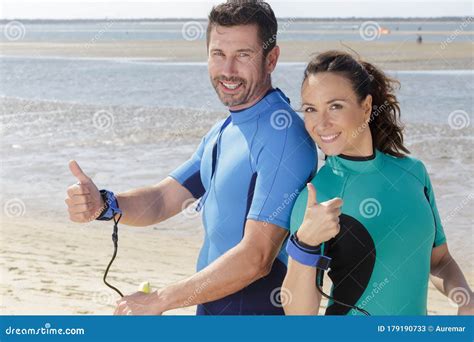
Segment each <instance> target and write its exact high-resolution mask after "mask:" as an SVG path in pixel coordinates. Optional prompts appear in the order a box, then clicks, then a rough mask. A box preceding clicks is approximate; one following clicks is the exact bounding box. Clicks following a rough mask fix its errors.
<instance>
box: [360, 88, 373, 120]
mask: <svg viewBox="0 0 474 342" xmlns="http://www.w3.org/2000/svg"><path fill="white" fill-rule="evenodd" d="M362 107H363V108H364V122H367V123H369V122H370V120H371V118H372V95H370V94H369V95H367V96H366V98H365V100H364V102H363V104H362Z"/></svg>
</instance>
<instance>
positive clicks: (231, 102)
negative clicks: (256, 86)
mask: <svg viewBox="0 0 474 342" xmlns="http://www.w3.org/2000/svg"><path fill="white" fill-rule="evenodd" d="M221 82H232V83H241V84H242V85H240V86H239V87H240V91H239V92H237V93H235V94H227V93H225V92H224V91H223V90H222V85H221V84H220V83H221ZM212 86H213V87H214V89H215V91H216V93H217V96H219V99H220V100H221V102H222V103H223V104H224V105H225V106H227V107H235V106H239V105H241V104H245V103H247V102H248V101H249V92H250V91H249V89H248V88H247V81H246V80H244V79H243V78H240V77H229V78H227V77H223V76H219V77H215V78H214V79H213V80H212Z"/></svg>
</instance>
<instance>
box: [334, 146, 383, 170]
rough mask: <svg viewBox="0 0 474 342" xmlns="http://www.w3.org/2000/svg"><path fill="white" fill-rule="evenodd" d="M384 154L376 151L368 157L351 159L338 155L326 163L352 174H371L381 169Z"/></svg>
mask: <svg viewBox="0 0 474 342" xmlns="http://www.w3.org/2000/svg"><path fill="white" fill-rule="evenodd" d="M383 156H384V154H383V153H382V152H380V151H379V150H377V149H374V153H373V154H372V155H371V156H369V157H351V156H346V155H343V154H340V155H338V156H330V157H328V158H327V160H326V162H327V163H328V164H329V165H330V166H331V167H332V168H333V169H338V170H345V171H349V172H352V173H372V172H377V171H379V170H381V169H382V167H383Z"/></svg>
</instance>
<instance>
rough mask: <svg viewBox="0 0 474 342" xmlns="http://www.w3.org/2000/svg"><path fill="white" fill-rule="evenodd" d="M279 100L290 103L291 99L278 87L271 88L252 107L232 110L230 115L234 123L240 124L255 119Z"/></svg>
mask: <svg viewBox="0 0 474 342" xmlns="http://www.w3.org/2000/svg"><path fill="white" fill-rule="evenodd" d="M279 101H286V102H287V103H290V100H289V99H288V98H287V97H286V96H285V94H283V92H282V91H281V90H280V89H278V88H276V89H274V88H271V89H269V90H268V91H267V93H266V94H265V95H264V96H263V97H262V98H261V99H260V101H258V102H257V103H256V104H254V105H253V106H252V107H249V108H245V109H242V110H231V111H230V115H231V117H232V123H233V124H234V125H238V124H241V123H244V122H247V121H251V120H255V119H257V118H258V116H259V114H261V113H263V112H265V110H267V109H268V108H269V107H270V106H271V105H272V104H273V103H276V102H279Z"/></svg>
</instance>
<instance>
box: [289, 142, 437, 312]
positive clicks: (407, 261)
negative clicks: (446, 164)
mask: <svg viewBox="0 0 474 342" xmlns="http://www.w3.org/2000/svg"><path fill="white" fill-rule="evenodd" d="M311 182H312V183H313V184H314V185H315V187H316V189H317V195H316V196H317V201H318V203H320V202H324V201H327V200H330V199H331V198H334V197H340V198H342V199H343V201H344V204H343V206H342V210H341V211H342V214H341V217H340V226H341V230H340V232H339V234H338V235H336V236H335V237H334V238H333V239H331V240H329V241H328V242H326V243H325V244H324V254H325V255H327V256H329V257H331V258H332V261H331V269H330V271H329V273H328V276H329V277H330V278H331V280H332V283H333V286H332V289H331V296H332V297H333V298H334V299H336V300H338V301H341V302H343V303H346V304H350V305H355V306H358V307H360V308H362V309H364V310H366V311H368V312H369V313H370V314H371V315H425V314H426V303H427V292H428V280H429V273H430V260H431V252H432V249H433V247H436V246H439V245H441V244H443V243H445V242H446V238H445V235H444V232H443V228H442V226H441V220H440V218H439V214H438V210H437V208H436V203H435V198H434V193H433V189H432V186H431V182H430V179H429V176H428V173H427V171H426V169H425V167H424V165H423V163H422V162H420V161H419V160H416V159H414V158H411V157H405V158H395V157H392V156H390V155H387V154H384V153H382V152H380V151H378V150H376V151H375V153H374V155H373V156H371V157H366V158H353V157H346V156H342V155H340V156H331V157H328V158H327V160H326V164H325V165H324V166H323V167H322V168H321V169H320V170H319V172H318V173H317V175H316V176H315V177H314V178H313V179H312V181H311ZM307 196H308V191H307V189H305V190H304V191H302V192H301V193H300V195H299V197H298V199H297V201H296V203H295V206H294V208H293V212H292V217H291V232H292V233H294V232H295V231H296V230H297V229H298V228H299V227H300V225H301V223H302V221H303V217H304V212H305V210H306V202H307ZM346 314H348V315H356V314H360V313H359V312H357V311H356V310H354V309H351V308H348V307H345V306H342V305H340V304H337V303H334V302H333V301H330V302H329V305H328V308H327V310H326V315H346Z"/></svg>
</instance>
